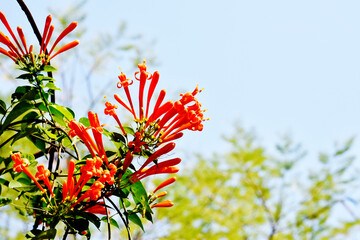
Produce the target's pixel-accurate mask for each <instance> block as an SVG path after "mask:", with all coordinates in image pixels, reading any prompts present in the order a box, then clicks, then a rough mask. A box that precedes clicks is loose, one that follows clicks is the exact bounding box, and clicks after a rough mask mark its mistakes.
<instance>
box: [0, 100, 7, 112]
mask: <svg viewBox="0 0 360 240" xmlns="http://www.w3.org/2000/svg"><path fill="white" fill-rule="evenodd" d="M0 114H1V115H5V114H6V103H5V102H4V101H3V100H1V99H0Z"/></svg>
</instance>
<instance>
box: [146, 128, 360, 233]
mask: <svg viewBox="0 0 360 240" xmlns="http://www.w3.org/2000/svg"><path fill="white" fill-rule="evenodd" d="M226 141H227V142H228V143H229V144H230V146H231V148H230V150H229V151H224V150H221V152H220V153H217V154H214V156H213V157H212V158H210V159H204V158H202V157H201V156H199V157H198V161H197V162H196V163H194V164H193V165H190V166H188V168H187V169H183V170H182V172H181V174H180V175H179V176H178V180H177V183H176V184H175V185H174V186H173V188H172V189H171V191H170V192H169V197H170V198H171V199H174V202H175V203H176V206H175V207H174V208H173V209H172V211H159V212H158V218H160V219H162V220H164V221H165V222H167V223H168V224H169V225H168V228H166V229H167V230H168V231H162V232H161V234H163V235H162V239H345V238H346V239H349V237H350V236H354V234H356V232H355V230H356V229H358V227H359V225H358V224H359V223H360V222H359V219H358V218H357V217H356V213H355V206H354V203H357V200H355V199H354V197H355V196H356V195H358V194H356V191H357V186H359V185H358V184H359V180H360V178H359V177H358V174H357V173H356V171H355V166H356V163H355V162H354V157H353V156H351V154H350V153H349V150H350V147H351V144H352V142H353V139H350V140H349V141H348V142H346V143H345V144H344V145H343V146H341V147H338V148H336V149H335V151H334V152H333V153H331V154H319V158H318V159H317V160H313V159H308V158H304V156H305V152H304V151H303V150H302V148H301V146H300V145H297V144H294V143H293V142H292V141H291V140H290V139H289V138H285V139H284V140H283V142H282V144H280V145H277V146H276V148H277V153H276V154H269V152H270V151H269V149H265V148H264V147H261V146H260V145H259V144H257V141H256V138H255V136H254V134H253V133H251V132H249V131H245V130H244V129H242V128H238V129H237V130H236V133H235V135H234V136H233V137H231V138H229V139H227V140H226ZM160 229H161V228H158V230H160ZM145 239H146V238H145Z"/></svg>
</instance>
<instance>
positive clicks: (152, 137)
mask: <svg viewBox="0 0 360 240" xmlns="http://www.w3.org/2000/svg"><path fill="white" fill-rule="evenodd" d="M138 67H139V71H137V72H136V73H135V78H136V79H137V80H139V82H140V84H139V115H137V114H136V112H135V109H134V106H133V101H132V99H131V95H130V91H129V86H130V85H132V83H133V81H132V80H130V79H128V78H126V75H125V74H124V73H121V75H120V76H119V79H120V82H119V83H118V87H119V88H120V87H123V88H124V91H125V94H126V96H127V99H128V103H129V105H128V104H127V103H126V102H125V100H124V99H122V98H121V97H120V96H119V95H118V94H115V95H114V98H115V100H117V101H118V102H119V103H120V104H121V105H122V106H123V107H124V108H125V109H127V110H128V111H129V112H131V114H132V115H133V117H134V120H135V122H136V123H137V129H136V131H137V132H140V133H141V135H142V136H143V139H142V141H143V142H145V143H146V144H147V145H149V146H150V145H154V144H157V145H159V144H161V143H163V142H170V141H173V140H176V139H178V138H180V137H182V136H183V134H182V131H184V130H186V129H188V130H192V131H201V130H202V129H203V125H202V122H203V121H205V120H206V119H204V118H203V112H204V111H205V110H202V109H201V104H200V103H199V101H198V100H197V99H196V97H195V96H196V95H197V94H198V93H199V92H201V90H199V89H198V86H196V88H195V90H194V91H193V92H188V93H185V94H181V95H180V96H181V99H180V100H178V101H176V102H172V101H167V102H165V103H163V101H164V98H165V95H166V91H165V90H161V92H160V94H159V97H158V99H157V101H156V103H155V106H154V108H153V110H152V111H151V109H150V101H151V98H152V96H153V94H154V91H155V88H156V86H157V84H158V81H159V77H160V75H159V72H154V73H153V74H150V73H149V72H147V71H146V65H145V61H144V63H142V64H139V65H138ZM146 80H151V82H150V86H149V88H148V91H147V92H146V91H145V85H146ZM145 95H147V99H146V105H145V104H144V96H145ZM144 108H145V109H144ZM105 112H106V114H108V115H112V116H114V118H115V116H116V113H115V107H114V105H111V104H110V103H106V108H105ZM137 116H139V117H137ZM116 117H117V116H116ZM115 119H116V118H115ZM117 119H118V118H117ZM117 121H118V120H117ZM119 122H120V121H118V123H119ZM119 125H120V126H121V124H120V123H119ZM121 128H122V126H121ZM123 132H124V131H123Z"/></svg>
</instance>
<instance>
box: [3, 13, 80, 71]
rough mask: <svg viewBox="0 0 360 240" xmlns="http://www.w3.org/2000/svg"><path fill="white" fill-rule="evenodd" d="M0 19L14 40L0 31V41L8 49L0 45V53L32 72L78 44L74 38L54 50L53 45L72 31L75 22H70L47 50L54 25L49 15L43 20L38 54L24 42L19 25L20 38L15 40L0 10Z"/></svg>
mask: <svg viewBox="0 0 360 240" xmlns="http://www.w3.org/2000/svg"><path fill="white" fill-rule="evenodd" d="M0 20H1V22H2V23H3V24H4V26H5V27H6V29H7V30H8V32H9V33H10V35H11V37H12V39H13V41H14V42H12V41H11V40H10V38H9V37H8V36H6V35H5V34H4V33H2V32H1V31H0V43H2V44H4V45H5V46H6V47H7V48H8V50H6V49H4V48H1V47H0V53H2V54H4V55H6V56H8V57H9V58H11V59H12V60H13V61H14V62H15V63H16V64H17V65H19V66H20V67H21V68H23V69H30V70H31V71H33V72H37V71H38V70H39V69H40V67H41V66H43V65H44V64H45V65H46V64H48V63H49V61H50V60H51V59H52V58H54V57H55V56H56V55H58V54H60V53H62V52H65V51H67V50H69V49H71V48H73V47H75V46H77V45H78V44H79V41H77V40H75V41H72V42H70V43H68V44H66V45H64V46H62V47H61V48H60V49H59V50H57V51H56V52H55V51H54V50H55V47H56V46H57V44H58V43H59V42H60V41H61V40H62V39H63V38H64V37H65V36H66V35H68V34H69V33H70V32H72V31H73V30H74V29H75V28H76V26H77V23H76V22H72V23H71V24H70V25H69V26H68V27H67V28H66V29H64V30H63V31H62V32H61V34H60V35H59V36H58V37H57V38H56V40H55V42H54V44H53V46H52V47H51V49H50V51H49V52H48V51H47V46H48V44H49V42H50V39H51V37H52V34H53V32H54V28H55V27H54V25H50V24H51V20H52V17H51V15H49V16H48V17H47V18H46V21H45V27H44V31H43V34H42V37H41V45H40V51H39V53H38V54H35V53H34V52H33V45H30V46H29V47H28V46H27V44H26V40H25V36H24V33H23V31H22V29H21V27H17V33H18V35H19V38H20V42H19V41H18V40H17V38H16V36H15V34H14V32H13V31H12V29H11V27H10V25H9V23H8V21H7V19H6V17H5V15H4V14H3V13H2V12H1V11H0Z"/></svg>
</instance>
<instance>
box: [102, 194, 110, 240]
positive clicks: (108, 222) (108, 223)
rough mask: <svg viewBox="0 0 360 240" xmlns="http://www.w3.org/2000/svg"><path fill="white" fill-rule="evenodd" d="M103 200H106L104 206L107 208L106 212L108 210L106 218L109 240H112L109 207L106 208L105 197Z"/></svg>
mask: <svg viewBox="0 0 360 240" xmlns="http://www.w3.org/2000/svg"><path fill="white" fill-rule="evenodd" d="M103 200H104V206H105V210H106V217H107V226H108V239H109V240H111V228H110V218H109V213H108V209H107V206H106V204H105V197H103Z"/></svg>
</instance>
